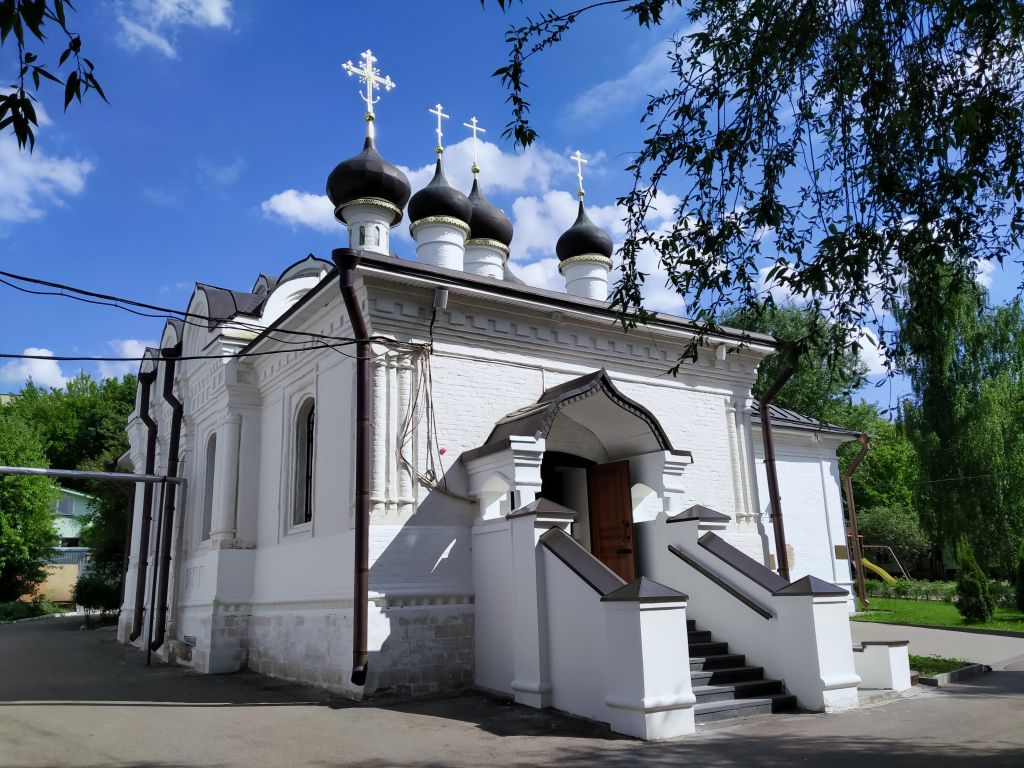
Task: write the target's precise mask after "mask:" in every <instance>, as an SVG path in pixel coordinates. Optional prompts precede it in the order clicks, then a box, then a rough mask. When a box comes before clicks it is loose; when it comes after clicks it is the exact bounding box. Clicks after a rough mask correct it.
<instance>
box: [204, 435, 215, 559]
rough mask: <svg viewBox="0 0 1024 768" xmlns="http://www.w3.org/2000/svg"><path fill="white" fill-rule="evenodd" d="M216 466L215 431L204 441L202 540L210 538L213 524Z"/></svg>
mask: <svg viewBox="0 0 1024 768" xmlns="http://www.w3.org/2000/svg"><path fill="white" fill-rule="evenodd" d="M216 467H217V433H216V432H214V433H213V434H212V435H210V439H209V440H208V441H207V443H206V480H205V482H204V485H203V536H202V538H203V541H206V540H207V539H209V538H210V528H211V527H212V524H213V479H214V472H215V470H216Z"/></svg>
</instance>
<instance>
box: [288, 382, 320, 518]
mask: <svg viewBox="0 0 1024 768" xmlns="http://www.w3.org/2000/svg"><path fill="white" fill-rule="evenodd" d="M315 435H316V408H315V406H314V403H313V400H312V399H309V400H306V402H304V403H303V404H302V407H301V408H300V409H299V416H298V419H297V421H296V430H295V507H294V510H293V512H292V524H293V525H301V524H302V523H308V522H309V521H310V520H312V519H313V448H314V445H315Z"/></svg>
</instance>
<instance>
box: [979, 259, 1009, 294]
mask: <svg viewBox="0 0 1024 768" xmlns="http://www.w3.org/2000/svg"><path fill="white" fill-rule="evenodd" d="M1001 269H1002V267H1000V266H999V265H998V264H994V263H992V262H991V261H978V262H977V264H976V266H975V271H974V280H975V282H977V283H978V285H980V286H981V287H982V288H991V287H992V276H993V275H994V274H995V273H996V272H998V271H1000V270H1001Z"/></svg>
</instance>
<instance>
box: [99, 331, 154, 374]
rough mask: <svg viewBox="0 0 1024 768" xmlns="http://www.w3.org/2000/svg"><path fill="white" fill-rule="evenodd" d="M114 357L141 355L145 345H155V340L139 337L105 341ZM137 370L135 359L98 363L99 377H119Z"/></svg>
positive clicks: (137, 364) (144, 350)
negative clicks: (145, 339) (143, 339)
mask: <svg viewBox="0 0 1024 768" xmlns="http://www.w3.org/2000/svg"><path fill="white" fill-rule="evenodd" d="M107 346H109V347H110V348H111V349H112V350H113V352H114V355H113V356H116V357H142V356H143V354H144V353H145V352H146V347H155V346H157V342H155V341H142V340H140V339H113V340H111V341H108V342H107ZM137 370H139V363H138V362H137V361H127V360H126V361H124V362H112V361H111V362H101V363H100V364H99V374H100V378H101V379H120V378H121V377H122V376H125V375H126V374H129V373H135V372H136V371H137Z"/></svg>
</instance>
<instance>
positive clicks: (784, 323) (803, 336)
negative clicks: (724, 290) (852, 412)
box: [722, 303, 867, 421]
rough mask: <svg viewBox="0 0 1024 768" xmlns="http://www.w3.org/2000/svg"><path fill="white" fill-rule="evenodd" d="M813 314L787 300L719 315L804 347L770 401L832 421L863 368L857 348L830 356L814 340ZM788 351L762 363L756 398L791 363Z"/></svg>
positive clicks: (843, 409) (729, 322)
mask: <svg viewBox="0 0 1024 768" xmlns="http://www.w3.org/2000/svg"><path fill="white" fill-rule="evenodd" d="M814 315H815V310H813V309H811V308H801V307H798V306H796V305H795V304H792V303H790V304H783V305H781V306H776V305H775V304H769V305H762V306H759V307H757V308H756V309H749V308H741V309H737V310H734V311H732V312H729V313H727V314H726V315H725V316H724V317H723V318H722V324H723V325H728V326H731V327H733V328H739V329H741V330H745V331H757V332H759V333H768V334H771V335H772V336H774V337H775V338H776V339H778V340H779V341H782V342H784V343H787V344H789V345H793V344H799V345H801V346H802V348H803V350H804V351H803V354H802V355H801V356H800V357H799V359H798V360H797V361H796V364H795V367H794V373H793V376H792V378H790V380H789V381H788V382H787V383H786V386H785V387H783V388H782V390H781V391H780V392H779V394H778V396H777V397H776V398H775V400H774V402H775V404H776V405H779V406H782V407H783V408H790V409H792V410H794V411H797V412H798V413H802V414H804V415H805V416H811V417H814V418H817V419H821V420H822V421H831V420H832V419H833V418H835V416H836V414H838V413H846V412H847V411H848V410H849V405H850V402H851V398H852V395H853V392H854V391H855V390H857V389H859V388H860V387H861V386H863V385H864V382H865V380H866V379H865V374H866V373H867V368H866V367H865V366H864V364H863V363H862V362H861V361H860V358H859V357H858V355H857V353H856V352H854V351H852V350H845V351H844V352H842V353H841V354H831V350H830V349H828V348H827V347H825V346H823V345H822V344H821V343H820V342H819V341H817V340H816V339H814V338H813V337H812V333H813V328H814V327H815V325H816V324H817V322H818V318H816V317H815V316H814ZM787 349H788V347H787V348H786V349H783V350H782V351H780V352H776V353H775V354H773V355H769V356H768V357H767V358H765V360H764V362H762V363H761V367H760V368H759V369H758V371H757V381H756V382H755V383H754V395H755V396H758V397H759V396H760V395H762V394H763V393H764V392H765V391H767V390H768V388H769V387H771V385H772V384H773V383H774V382H775V380H776V379H777V378H778V377H779V374H781V373H782V371H783V370H784V369H785V367H786V366H787V365H789V364H791V363H792V360H791V357H790V356H789V354H788V352H787Z"/></svg>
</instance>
